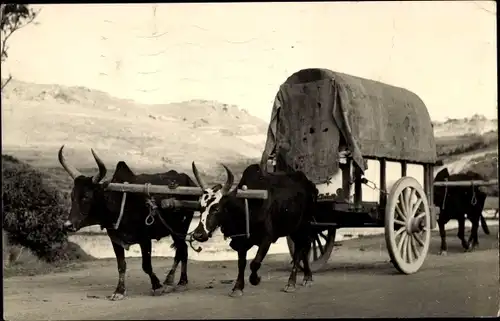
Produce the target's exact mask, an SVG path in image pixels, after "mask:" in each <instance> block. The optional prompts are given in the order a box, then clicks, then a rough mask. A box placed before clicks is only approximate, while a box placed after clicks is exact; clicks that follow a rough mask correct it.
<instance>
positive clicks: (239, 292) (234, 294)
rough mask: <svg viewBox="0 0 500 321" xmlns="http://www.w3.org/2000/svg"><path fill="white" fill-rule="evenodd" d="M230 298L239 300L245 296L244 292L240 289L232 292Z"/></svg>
mask: <svg viewBox="0 0 500 321" xmlns="http://www.w3.org/2000/svg"><path fill="white" fill-rule="evenodd" d="M229 296H230V297H232V298H239V297H241V296H243V291H242V290H240V289H234V290H232V291H231V292H229Z"/></svg>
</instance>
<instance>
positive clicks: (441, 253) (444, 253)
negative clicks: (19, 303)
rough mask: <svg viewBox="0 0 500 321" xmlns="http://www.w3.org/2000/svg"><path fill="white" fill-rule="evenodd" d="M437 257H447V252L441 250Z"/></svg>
mask: <svg viewBox="0 0 500 321" xmlns="http://www.w3.org/2000/svg"><path fill="white" fill-rule="evenodd" d="M439 255H441V256H447V255H448V252H446V251H443V250H441V251H439Z"/></svg>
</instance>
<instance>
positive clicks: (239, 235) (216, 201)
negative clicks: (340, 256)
mask: <svg viewBox="0 0 500 321" xmlns="http://www.w3.org/2000/svg"><path fill="white" fill-rule="evenodd" d="M223 166H224V168H225V170H226V172H227V177H228V178H227V181H226V183H225V184H224V186H221V185H220V184H219V185H216V186H214V187H212V188H210V187H208V186H207V184H205V182H204V181H203V179H202V178H201V177H200V174H199V173H198V170H197V168H196V165H195V164H194V162H193V164H192V167H193V173H194V175H195V177H196V180H197V181H198V184H199V185H200V186H201V188H202V189H203V195H202V196H201V197H200V205H201V210H200V212H201V219H200V223H199V225H198V227H197V228H196V229H195V231H194V233H193V237H194V238H195V239H196V240H197V241H200V242H205V241H207V240H208V239H209V238H210V237H211V235H212V233H213V232H214V231H215V230H216V229H217V228H218V227H220V229H221V231H222V233H223V234H224V237H229V238H232V240H231V242H230V246H231V248H232V249H233V250H235V251H236V252H238V278H237V279H236V283H235V285H234V288H233V290H232V292H231V293H230V295H231V296H241V295H242V294H243V288H244V287H245V280H244V273H245V267H246V263H247V251H248V250H249V249H250V248H251V247H253V246H254V245H256V246H258V247H259V248H258V251H257V254H256V256H255V258H254V259H253V261H252V262H251V263H250V270H251V274H250V278H249V281H250V283H251V284H252V285H258V284H259V283H260V280H261V278H260V276H259V275H258V274H257V272H258V270H259V268H260V266H261V263H262V261H263V260H264V257H265V256H266V254H267V251H268V250H269V247H270V246H271V243H275V242H276V241H277V240H278V239H279V238H280V237H284V236H290V237H291V238H292V240H293V242H294V243H295V246H296V249H297V250H296V251H295V253H294V255H293V267H292V272H291V274H290V278H289V280H288V283H287V285H286V287H285V289H284V290H285V292H293V291H294V290H295V283H296V278H297V268H298V263H299V262H300V260H302V261H303V263H304V281H303V285H305V286H307V285H310V284H312V272H311V269H310V268H309V262H308V257H307V256H308V253H309V250H310V247H311V227H310V220H311V217H312V215H313V212H314V207H315V203H316V198H317V195H318V190H317V189H316V186H315V185H314V184H313V183H312V182H311V181H309V180H308V179H307V177H306V176H305V175H304V174H303V173H302V172H289V173H272V174H271V173H270V174H263V173H262V172H261V170H260V167H259V165H257V164H253V165H250V166H248V167H247V168H246V169H245V171H244V172H243V176H242V178H241V180H240V182H239V184H238V186H237V188H235V189H233V190H231V186H232V184H233V181H234V176H233V174H232V173H231V171H230V170H229V168H227V167H226V166H225V165H223ZM243 186H247V187H248V189H260V190H267V191H268V199H266V200H262V199H249V200H248V205H249V212H250V215H249V216H250V238H247V236H246V235H245V233H246V216H245V201H244V199H242V198H237V197H236V192H237V190H238V189H243V188H244V187H243Z"/></svg>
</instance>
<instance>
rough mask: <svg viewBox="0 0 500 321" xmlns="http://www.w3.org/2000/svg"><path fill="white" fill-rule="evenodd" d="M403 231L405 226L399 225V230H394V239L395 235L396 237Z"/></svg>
mask: <svg viewBox="0 0 500 321" xmlns="http://www.w3.org/2000/svg"><path fill="white" fill-rule="evenodd" d="M404 231H406V228H405V227H401V228H399V230H398V231H397V232H396V234H394V239H396V237H398V236H399V235H400V234H401V233H403V232H404Z"/></svg>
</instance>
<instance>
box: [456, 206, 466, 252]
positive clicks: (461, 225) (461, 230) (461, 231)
mask: <svg viewBox="0 0 500 321" xmlns="http://www.w3.org/2000/svg"><path fill="white" fill-rule="evenodd" d="M457 220H458V233H457V236H458V238H459V239H460V241H461V242H462V247H463V248H464V250H465V251H467V250H469V244H468V243H467V241H466V240H465V215H464V214H462V215H459V216H458V217H457Z"/></svg>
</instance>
